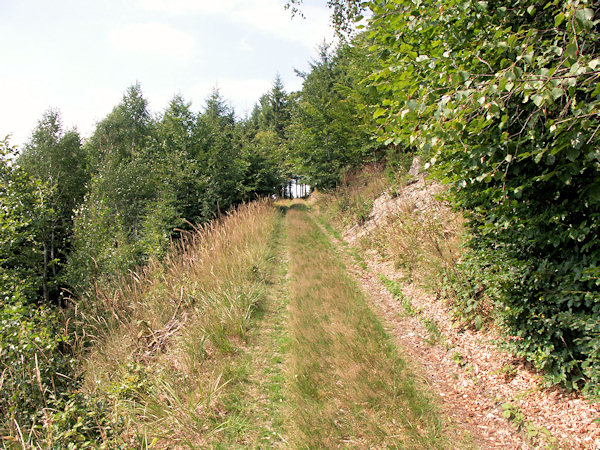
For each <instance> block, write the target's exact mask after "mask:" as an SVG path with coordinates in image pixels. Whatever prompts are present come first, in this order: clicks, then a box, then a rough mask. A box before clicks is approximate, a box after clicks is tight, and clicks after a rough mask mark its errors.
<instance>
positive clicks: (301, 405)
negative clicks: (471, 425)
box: [285, 204, 450, 448]
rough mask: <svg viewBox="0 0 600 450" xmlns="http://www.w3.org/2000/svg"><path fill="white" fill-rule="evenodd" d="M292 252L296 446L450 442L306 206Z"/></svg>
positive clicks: (293, 214) (291, 412)
mask: <svg viewBox="0 0 600 450" xmlns="http://www.w3.org/2000/svg"><path fill="white" fill-rule="evenodd" d="M286 228H287V233H288V237H287V246H288V252H289V260H290V262H289V276H288V278H289V281H288V290H289V292H288V295H289V335H290V336H289V337H290V343H289V349H288V352H289V354H288V356H287V363H288V364H287V368H286V373H287V378H288V380H289V381H288V389H289V398H288V407H287V414H286V418H287V419H288V420H287V423H286V424H285V429H286V435H287V441H288V443H289V444H291V445H293V446H298V447H309V448H333V447H339V446H349V447H365V448H366V447H369V448H372V447H386V446H387V447H412V448H414V447H420V448H440V447H450V446H449V445H448V443H447V442H445V441H444V438H443V436H442V433H441V429H442V424H441V422H440V420H439V418H438V416H437V414H436V412H435V408H434V407H433V406H432V403H431V402H430V400H429V398H428V397H427V395H425V394H423V393H422V392H420V391H419V389H417V387H416V385H415V382H414V379H413V377H412V376H411V374H410V373H409V371H408V370H407V368H406V367H405V363H404V362H403V361H402V359H401V358H400V356H399V355H398V354H397V351H396V348H395V347H394V345H393V343H392V341H391V340H390V338H389V336H388V335H387V334H386V333H385V331H384V330H383V328H382V326H381V324H380V322H379V321H378V320H377V318H376V317H375V316H374V314H373V312H372V311H371V310H370V309H369V306H368V305H367V302H366V300H365V298H364V294H363V293H362V291H361V290H360V288H359V287H358V286H357V285H356V283H355V281H354V280H353V279H352V278H351V277H350V275H349V274H348V272H347V270H346V268H345V267H344V266H343V264H342V263H341V261H340V260H339V258H338V257H337V256H336V254H335V251H334V248H333V247H332V244H331V243H330V241H329V239H328V237H327V236H326V235H325V234H324V233H323V232H322V231H321V229H320V228H319V227H318V226H317V224H316V223H315V222H314V221H313V220H312V219H311V217H310V216H309V214H308V212H307V210H306V207H305V206H304V205H302V204H295V205H292V206H291V207H290V208H289V210H288V212H287V215H286Z"/></svg>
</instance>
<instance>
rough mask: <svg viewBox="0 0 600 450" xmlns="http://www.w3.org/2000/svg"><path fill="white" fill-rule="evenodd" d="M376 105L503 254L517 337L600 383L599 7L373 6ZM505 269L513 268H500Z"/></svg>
mask: <svg viewBox="0 0 600 450" xmlns="http://www.w3.org/2000/svg"><path fill="white" fill-rule="evenodd" d="M368 6H369V8H370V10H371V12H372V14H373V15H372V18H371V22H370V27H369V35H370V38H371V39H373V42H374V45H373V46H372V47H371V49H372V51H373V53H374V56H377V57H378V59H379V61H380V66H379V67H380V68H379V69H378V70H377V71H375V72H374V73H373V74H372V75H371V76H370V83H371V85H372V86H375V87H376V88H377V89H378V90H379V92H380V93H381V95H382V96H384V99H383V100H382V101H381V102H379V103H378V104H377V105H375V106H374V107H373V109H372V113H373V116H374V117H375V118H376V119H377V121H378V124H379V126H378V128H377V133H378V134H379V138H380V140H381V141H383V142H385V143H387V144H394V145H401V146H404V147H405V148H417V149H418V151H419V152H420V154H421V155H422V156H423V157H425V158H426V159H427V160H428V161H429V163H428V164H427V166H430V167H431V169H432V170H433V171H434V173H435V174H436V176H438V177H439V178H441V179H442V180H444V181H447V182H449V183H450V184H451V185H452V189H453V200H454V203H455V205H456V206H457V207H459V208H464V210H465V211H466V212H467V217H468V219H469V224H470V228H471V230H472V233H473V239H472V241H471V247H472V249H473V255H474V256H473V257H474V258H477V259H478V260H480V261H482V262H483V267H487V266H489V265H497V267H498V269H496V273H498V274H501V275H500V277H499V278H494V277H492V276H490V277H491V278H492V279H493V280H492V281H491V283H490V284H491V285H494V286H495V287H496V288H497V292H498V296H497V297H496V302H497V311H498V313H499V316H500V319H501V322H502V324H503V326H504V328H505V330H506V332H507V333H508V334H509V335H511V336H514V337H516V339H514V340H513V341H512V343H511V346H512V347H513V349H514V350H515V352H517V353H518V354H520V355H522V356H526V357H527V358H528V359H529V360H531V361H533V362H534V363H535V365H536V366H537V367H540V368H544V369H546V371H547V373H548V374H549V379H550V380H551V381H552V382H559V381H560V382H564V383H566V384H567V386H572V387H576V386H578V385H580V382H583V381H585V382H587V387H588V389H590V390H596V389H597V386H598V383H600V374H599V373H598V371H597V367H600V361H599V358H600V328H599V327H600V322H599V319H598V317H599V313H600V309H599V308H600V306H599V305H600V301H599V300H600V297H599V294H598V285H599V283H600V282H599V276H598V275H599V273H600V272H599V270H600V269H599V268H598V265H599V263H600V247H599V244H598V240H597V239H596V236H597V235H598V231H599V230H598V227H599V213H600V211H599V204H600V197H599V195H598V193H599V192H600V176H599V173H598V172H599V170H600V153H598V150H597V149H598V144H599V139H600V136H599V135H598V133H597V130H598V108H599V106H600V96H599V93H598V84H597V77H598V70H597V69H598V66H599V64H600V59H599V53H598V50H599V48H598V45H600V42H599V37H600V35H599V33H598V31H599V30H598V21H597V18H598V14H599V11H598V9H597V5H595V4H593V3H590V2H587V1H584V0H570V1H566V2H562V1H557V0H556V1H536V0H521V1H519V2H516V3H514V4H511V5H510V6H508V5H505V4H503V3H500V2H491V1H490V2H474V1H470V0H462V1H443V2H432V1H409V0H395V1H385V2H371V3H369V4H368ZM504 274H510V276H508V277H505V276H504Z"/></svg>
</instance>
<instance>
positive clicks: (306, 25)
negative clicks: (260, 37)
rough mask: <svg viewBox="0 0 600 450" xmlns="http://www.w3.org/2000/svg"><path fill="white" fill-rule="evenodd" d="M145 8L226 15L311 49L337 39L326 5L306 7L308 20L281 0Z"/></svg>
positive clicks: (145, 4) (144, 2) (172, 0)
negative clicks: (287, 8)
mask: <svg viewBox="0 0 600 450" xmlns="http://www.w3.org/2000/svg"><path fill="white" fill-rule="evenodd" d="M139 4H140V6H141V7H142V8H143V9H146V10H149V11H153V12H160V13H168V14H173V15H181V14H196V15H203V14H223V15H227V16H228V17H229V18H230V19H231V20H233V21H234V22H236V23H238V24H243V25H246V26H249V27H252V28H255V29H258V30H260V31H262V32H264V33H267V34H270V35H272V36H275V37H277V38H279V39H283V40H287V41H291V42H295V43H297V44H301V45H304V46H306V47H308V48H310V49H313V48H314V47H316V46H317V45H318V44H319V43H320V42H322V41H323V39H326V40H327V41H331V40H332V39H333V38H334V33H333V30H332V28H331V27H330V26H329V17H330V11H329V9H328V8H327V7H326V6H320V7H317V6H312V5H303V6H302V13H303V14H304V16H305V17H306V19H302V18H300V17H294V18H292V15H291V13H290V11H288V10H286V9H284V7H283V2H282V1H281V0H220V1H202V0H200V1H199V0H139Z"/></svg>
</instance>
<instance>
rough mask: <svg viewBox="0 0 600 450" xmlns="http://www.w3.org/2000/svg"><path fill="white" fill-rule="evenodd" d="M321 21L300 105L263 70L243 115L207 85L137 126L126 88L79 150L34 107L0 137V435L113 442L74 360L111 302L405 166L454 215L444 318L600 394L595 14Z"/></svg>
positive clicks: (438, 6) (471, 4)
mask: <svg viewBox="0 0 600 450" xmlns="http://www.w3.org/2000/svg"><path fill="white" fill-rule="evenodd" d="M328 5H329V6H330V8H331V10H332V13H333V16H332V22H333V25H334V26H335V27H336V30H337V32H338V34H339V43H338V44H337V45H335V46H333V45H331V46H330V45H327V44H323V45H322V46H321V47H320V48H319V52H318V55H317V57H316V58H315V59H314V60H312V61H311V62H310V70H308V71H306V72H298V76H299V77H301V78H302V80H303V84H302V89H301V90H299V91H297V92H287V91H286V88H285V86H284V85H283V83H282V82H281V80H280V78H279V77H278V76H275V77H274V81H273V83H272V88H271V89H270V90H269V91H268V92H266V93H264V95H262V96H261V97H260V98H259V99H258V100H257V102H256V105H255V106H254V108H253V110H252V112H251V113H250V114H249V115H248V116H247V117H244V118H240V117H238V116H236V114H235V112H234V111H233V110H232V108H231V107H230V106H229V104H228V101H227V99H225V98H223V97H222V95H221V94H220V92H219V91H218V90H217V89H215V90H214V91H213V92H212V94H211V95H210V96H209V97H208V98H207V99H206V100H205V104H204V105H203V106H202V108H201V109H200V110H199V111H197V110H194V109H192V105H191V103H190V102H188V101H186V99H185V98H184V97H182V96H180V95H177V96H175V97H173V99H172V100H171V102H170V104H169V106H168V107H167V108H166V109H165V110H164V111H160V112H156V111H150V110H149V109H148V102H147V100H146V99H145V97H144V93H143V86H141V85H140V84H139V83H134V84H132V85H131V86H130V87H128V88H127V89H126V90H125V92H124V93H123V97H122V100H121V102H120V103H119V104H118V105H116V106H114V108H113V110H112V111H111V112H110V113H109V114H108V115H107V116H106V117H104V118H103V119H102V120H100V121H99V122H98V123H97V124H96V127H95V130H94V132H93V133H92V134H91V136H90V137H89V138H86V139H83V138H82V137H81V136H80V135H79V134H78V132H77V131H76V130H74V129H65V128H64V126H63V124H62V121H61V115H60V112H59V111H58V110H54V109H50V110H48V111H47V112H46V113H44V115H43V116H42V117H41V118H40V120H39V122H38V123H37V125H36V126H35V128H34V129H33V131H32V133H31V137H30V139H29V141H28V143H27V144H26V145H25V146H23V148H14V147H12V146H11V144H10V141H9V139H8V138H7V139H5V140H3V141H1V142H0V216H1V218H0V229H1V233H0V297H1V298H2V302H1V305H0V308H1V309H0V361H1V362H0V435H2V436H7V437H11V439H14V441H15V442H16V443H19V442H21V443H23V442H24V440H26V438H24V437H23V434H26V435H29V436H36V438H35V439H38V440H39V442H47V443H48V442H53V443H57V445H58V446H59V447H60V446H64V445H67V443H70V442H80V443H81V442H83V441H82V439H83V440H85V442H88V443H90V442H91V443H98V442H101V441H102V442H107V443H108V442H111V441H110V440H111V439H113V438H114V439H116V438H115V437H114V436H116V435H117V434H118V433H119V431H118V430H119V426H120V425H122V424H119V423H118V420H117V419H114V417H113V416H111V415H110V414H108V413H107V410H109V409H110V405H109V404H110V399H109V400H107V398H103V397H102V396H97V395H95V394H94V393H90V391H89V390H86V389H84V386H85V383H86V381H85V378H86V371H85V370H84V368H83V365H82V363H81V361H82V359H83V358H84V357H85V356H84V355H87V354H89V352H91V351H92V349H93V348H94V343H95V342H96V341H97V336H96V335H95V333H96V332H97V330H98V329H100V328H102V327H104V326H105V325H106V326H108V325H107V324H108V323H109V322H110V321H111V320H112V318H111V317H112V316H111V314H112V315H114V313H113V310H112V309H111V308H112V305H109V303H110V302H111V300H110V296H107V294H106V293H107V292H115V294H114V298H116V297H117V296H118V295H117V293H118V292H120V291H119V290H122V289H123V288H121V287H120V286H122V285H123V284H122V283H123V280H125V279H129V278H131V277H133V278H136V277H137V278H140V279H141V278H143V276H142V275H141V274H142V273H143V272H144V270H146V269H144V268H152V267H155V265H156V264H159V263H160V262H161V261H168V260H169V259H170V258H171V255H172V251H173V250H172V249H173V247H174V246H175V247H176V246H177V245H178V244H177V242H180V241H182V240H183V241H185V240H186V239H189V236H190V233H192V232H194V231H196V230H199V229H200V230H202V229H204V228H205V227H210V226H212V225H210V224H211V223H213V221H217V222H218V221H219V220H223V217H227V215H228V213H229V212H232V211H234V210H236V209H239V208H241V206H240V205H243V204H245V203H248V202H253V201H255V200H257V199H264V198H271V197H272V196H277V195H280V193H281V189H282V186H284V185H285V184H286V183H287V182H288V180H290V179H291V178H297V179H299V180H301V181H302V182H304V183H306V184H309V185H311V186H313V187H314V188H315V189H316V190H317V191H323V192H328V191H335V190H336V189H337V188H339V187H340V186H341V185H342V184H343V183H344V180H345V175H346V174H347V173H348V172H349V171H352V170H356V169H358V168H360V167H362V166H363V165H365V164H374V163H377V164H379V165H383V166H385V168H386V171H385V173H386V174H387V182H388V183H389V184H390V185H393V184H394V183H395V182H397V181H398V174H399V173H405V172H406V171H407V170H408V168H409V167H410V164H411V162H412V161H413V158H414V157H416V156H418V157H419V158H420V160H421V161H423V162H424V170H425V171H426V172H427V173H428V176H429V177H431V179H435V180H437V181H439V182H441V183H443V184H445V185H447V186H448V191H447V192H446V194H445V200H446V201H447V202H449V204H450V205H451V206H452V208H453V209H454V210H455V211H460V212H461V213H462V214H463V215H464V217H465V220H466V224H467V225H466V228H467V238H466V243H465V250H464V255H463V256H462V258H461V259H460V261H459V262H458V263H457V264H458V265H459V266H460V271H456V270H452V271H448V273H447V274H446V279H445V283H446V286H447V288H448V289H447V290H448V291H452V292H453V295H454V296H455V297H456V300H455V305H456V308H457V311H458V312H457V315H459V316H461V317H463V318H464V320H465V321H466V322H469V323H477V326H478V327H479V324H480V323H481V321H482V320H483V321H484V322H485V321H489V322H490V323H493V324H494V326H497V327H498V328H499V329H500V330H501V332H502V333H503V335H504V336H505V337H506V346H507V348H508V349H509V350H510V352H512V354H513V355H515V356H518V357H522V358H524V359H525V360H526V361H528V362H529V363H530V364H532V365H533V366H534V367H536V368H537V369H539V370H541V371H543V373H544V374H545V379H546V381H547V382H548V383H549V384H552V385H561V386H563V387H566V388H567V389H569V390H574V391H582V392H584V393H585V394H586V395H589V396H591V397H593V398H597V396H598V395H599V394H600V288H599V287H600V241H599V240H598V235H599V233H600V133H598V130H599V129H600V122H599V115H600V85H599V84H598V78H599V77H600V25H599V23H600V8H599V7H598V5H597V4H595V3H594V2H591V1H587V0H567V1H562V0H561V1H559V0H552V1H548V0H519V1H516V2H512V3H511V4H510V5H508V4H507V3H506V2H497V1H493V0H490V1H471V0H459V1H455V0H452V1H450V0H442V1H435V2H434V1H427V0H385V1H372V2H368V1H367V2H361V1H357V0H329V1H328ZM288 8H289V9H290V10H291V14H293V13H299V12H301V10H302V2H301V1H299V0H292V1H291V2H289V3H288ZM147 270H150V269H147ZM457 273H460V274H461V275H460V276H458V275H457ZM181 289H182V290H181V296H183V292H184V291H183V288H181ZM115 301H116V300H115ZM179 302H180V303H181V300H180V301H179ZM177 309H179V307H178V308H177ZM490 310H491V311H492V312H491V313H490V312H489V311H490ZM483 311H486V313H485V317H482V315H483V314H484V312H483ZM176 312H177V310H176ZM103 324H105V325H103ZM215 345H216V344H215ZM136 370H137V369H136V368H133V369H131V373H134V374H135V373H137V372H136ZM131 373H130V374H131ZM109 398H110V396H109ZM19 436H20V437H19ZM7 439H8V438H7ZM94 445H95V444H94ZM107 445H109V446H110V444H107Z"/></svg>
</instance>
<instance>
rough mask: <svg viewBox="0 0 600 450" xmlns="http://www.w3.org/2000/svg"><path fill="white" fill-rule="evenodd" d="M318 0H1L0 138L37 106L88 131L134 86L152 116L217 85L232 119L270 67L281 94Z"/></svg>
mask: <svg viewBox="0 0 600 450" xmlns="http://www.w3.org/2000/svg"><path fill="white" fill-rule="evenodd" d="M325 3H326V2H325V1H323V0H304V2H303V6H302V13H303V15H304V16H305V18H304V19H302V18H300V17H295V18H292V16H291V13H290V12H289V11H287V10H285V9H284V4H285V0H210V1H209V0H119V1H117V0H53V1H49V0H0V139H3V138H4V137H5V136H6V135H8V134H10V135H11V137H10V141H9V142H10V144H11V145H12V146H17V147H19V146H21V145H23V144H24V143H25V142H26V141H27V140H28V139H29V137H30V135H31V132H32V130H33V129H34V127H35V126H36V124H37V122H38V120H40V118H41V117H42V115H43V113H44V112H45V111H46V110H48V109H49V108H56V109H58V110H59V111H60V112H61V117H62V120H63V124H64V127H65V128H66V129H70V128H73V127H76V128H77V130H78V131H79V132H80V133H81V134H82V136H84V137H87V136H89V135H90V134H91V133H92V132H93V129H94V126H95V124H96V122H98V121H99V120H102V119H103V118H104V117H105V116H106V115H107V114H108V113H109V112H110V111H111V110H112V108H113V107H115V106H116V105H117V104H118V103H119V102H120V100H121V98H122V96H123V93H124V92H125V90H126V89H127V87H128V86H131V85H132V84H135V83H136V82H139V83H140V84H141V87H142V91H143V93H144V96H145V97H146V98H147V99H148V101H149V108H150V110H151V111H152V112H153V113H157V114H158V113H161V112H162V111H164V109H165V108H166V107H167V105H168V103H169V101H170V99H172V98H173V96H174V95H177V94H179V95H182V96H183V97H184V98H185V99H186V100H187V101H189V102H191V103H192V109H193V110H194V111H200V110H202V108H203V106H204V103H205V100H206V98H207V97H208V96H209V95H210V93H211V91H212V90H213V89H214V88H215V87H217V88H218V89H219V90H220V92H221V94H222V96H223V97H224V98H225V99H227V101H228V102H229V104H230V105H231V106H232V107H233V108H234V110H235V112H236V115H237V116H238V117H244V116H245V115H246V114H247V113H249V112H250V111H251V110H252V107H253V106H254V104H255V103H256V101H257V100H258V98H259V97H260V96H261V95H262V94H264V93H266V92H267V91H268V90H269V89H270V88H271V85H272V83H273V80H274V78H275V76H276V75H277V74H279V75H280V76H281V79H282V80H283V83H284V85H285V88H286V90H287V91H288V92H290V91H294V90H298V89H300V88H301V86H302V80H301V79H300V78H299V77H298V76H297V75H296V74H295V71H294V69H298V70H307V69H308V68H309V61H310V60H311V59H312V58H315V57H316V55H317V48H318V46H319V44H320V43H322V42H323V41H327V42H331V41H332V40H333V35H334V33H333V31H332V29H331V27H330V26H329V10H328V9H327V8H326V6H325Z"/></svg>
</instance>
